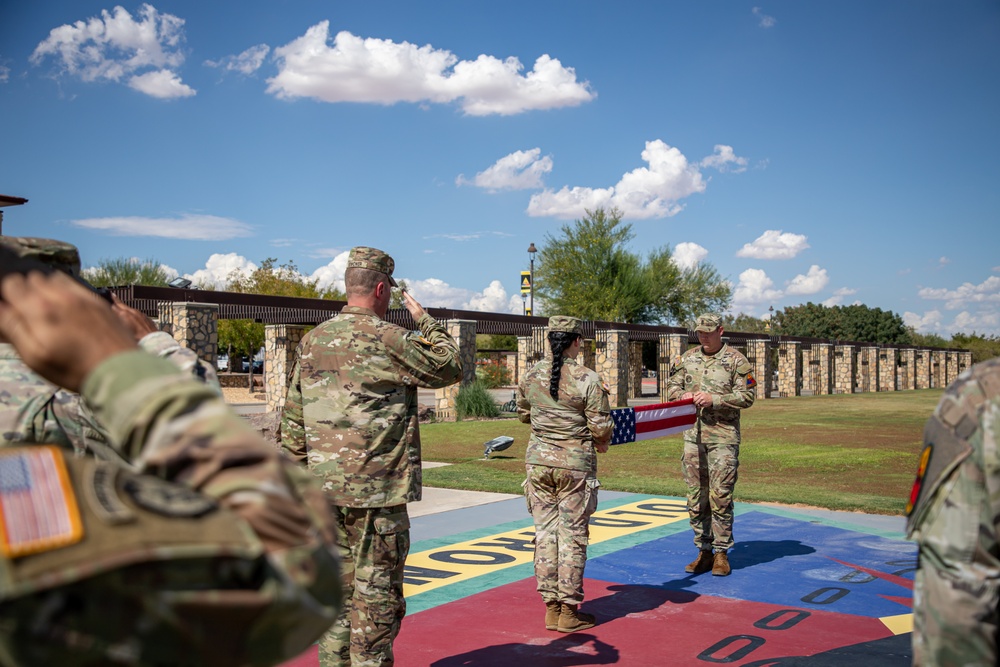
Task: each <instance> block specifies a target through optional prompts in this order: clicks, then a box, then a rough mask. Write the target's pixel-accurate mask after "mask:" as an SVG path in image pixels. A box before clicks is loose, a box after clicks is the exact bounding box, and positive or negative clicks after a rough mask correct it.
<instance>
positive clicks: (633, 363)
mask: <svg viewBox="0 0 1000 667" xmlns="http://www.w3.org/2000/svg"><path fill="white" fill-rule="evenodd" d="M628 374H629V379H630V383H629V396H628V397H629V398H642V341H641V340H633V341H630V342H629V349H628Z"/></svg>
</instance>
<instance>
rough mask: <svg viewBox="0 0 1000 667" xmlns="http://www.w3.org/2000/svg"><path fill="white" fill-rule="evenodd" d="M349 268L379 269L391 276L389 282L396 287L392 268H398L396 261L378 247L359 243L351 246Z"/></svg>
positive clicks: (348, 258) (348, 257)
mask: <svg viewBox="0 0 1000 667" xmlns="http://www.w3.org/2000/svg"><path fill="white" fill-rule="evenodd" d="M347 268H349V269H369V270H371V271H378V272H379V273H384V274H385V275H387V276H389V284H390V285H392V286H393V287H396V286H397V285H396V281H395V279H394V278H393V277H392V270H393V269H394V268H396V263H395V262H394V261H392V257H390V256H389V254H388V253H386V252H383V251H381V250H379V249H378V248H369V247H367V246H363V245H359V246H356V247H354V248H351V253H350V254H349V255H348V256H347Z"/></svg>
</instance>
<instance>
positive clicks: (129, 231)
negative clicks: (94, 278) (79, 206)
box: [70, 214, 253, 241]
mask: <svg viewBox="0 0 1000 667" xmlns="http://www.w3.org/2000/svg"><path fill="white" fill-rule="evenodd" d="M70 224H72V225H75V226H77V227H83V228H84V229H92V230H94V231H98V232H104V233H107V234H111V235H113V236H156V237H161V238H168V239H185V240H194V241H223V240H226V239H233V238H238V237H242V236H253V230H252V228H251V227H250V225H248V224H247V223H245V222H240V221H239V220H233V219H232V218H221V217H219V216H215V215H189V214H186V215H182V216H180V217H177V218H145V217H140V216H132V217H117V218H116V217H111V218H85V219H83V220H71V221H70Z"/></svg>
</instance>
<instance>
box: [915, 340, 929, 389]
mask: <svg viewBox="0 0 1000 667" xmlns="http://www.w3.org/2000/svg"><path fill="white" fill-rule="evenodd" d="M914 356H915V357H916V376H915V378H916V379H915V382H916V388H917V389H930V386H931V351H930V350H916V351H915V352H914Z"/></svg>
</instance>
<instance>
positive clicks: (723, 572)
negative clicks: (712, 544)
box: [712, 551, 732, 577]
mask: <svg viewBox="0 0 1000 667" xmlns="http://www.w3.org/2000/svg"><path fill="white" fill-rule="evenodd" d="M731 571H732V570H731V568H730V567H729V556H727V555H726V552H725V551H716V552H715V563H713V564H712V574H713V575H715V576H716V577H725V576H727V575H728V574H729V573H730V572H731Z"/></svg>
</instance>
